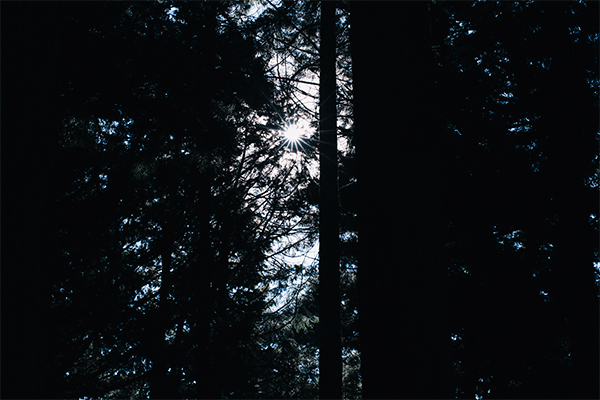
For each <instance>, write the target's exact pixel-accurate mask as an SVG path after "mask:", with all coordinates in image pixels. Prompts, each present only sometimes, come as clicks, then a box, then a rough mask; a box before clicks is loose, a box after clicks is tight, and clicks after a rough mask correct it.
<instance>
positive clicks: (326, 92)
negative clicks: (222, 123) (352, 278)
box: [319, 1, 342, 399]
mask: <svg viewBox="0 0 600 400" xmlns="http://www.w3.org/2000/svg"><path fill="white" fill-rule="evenodd" d="M320 34H321V44H320V46H321V47H320V56H321V65H320V68H321V76H320V91H319V96H320V100H319V119H320V121H319V122H320V141H319V157H320V168H321V182H320V183H321V186H320V208H319V209H320V223H319V238H320V239H319V313H320V315H319V330H320V336H321V337H320V349H319V398H321V399H339V398H341V396H342V352H341V333H340V331H341V322H340V310H341V308H340V268H339V243H338V242H339V228H338V219H339V217H338V190H337V123H336V121H337V117H336V82H335V79H336V74H335V40H336V37H335V3H334V2H330V1H323V2H321V32H320Z"/></svg>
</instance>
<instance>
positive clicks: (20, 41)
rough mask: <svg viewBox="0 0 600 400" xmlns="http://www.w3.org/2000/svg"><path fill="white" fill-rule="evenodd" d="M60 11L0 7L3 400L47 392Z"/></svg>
mask: <svg viewBox="0 0 600 400" xmlns="http://www.w3.org/2000/svg"><path fill="white" fill-rule="evenodd" d="M65 20H66V16H65V10H63V9H62V6H61V5H60V4H55V3H38V2H23V3H5V4H2V25H3V28H2V34H3V40H2V54H3V56H4V61H3V62H2V95H3V96H2V97H3V99H4V101H3V102H2V178H3V180H2V210H3V211H2V228H3V229H2V231H3V236H2V371H1V372H2V390H1V397H2V398H28V399H33V398H49V397H52V389H51V386H52V380H51V379H49V372H50V371H49V370H48V368H47V367H48V363H49V362H50V361H51V360H52V354H51V350H50V349H51V348H53V345H52V343H53V341H52V333H53V329H52V326H51V322H52V321H51V320H50V318H49V314H50V305H51V301H52V299H51V296H50V290H51V287H52V283H51V279H52V278H53V277H54V276H53V274H52V269H53V268H54V267H55V263H56V254H57V253H56V224H55V222H54V217H55V208H54V204H55V199H56V196H55V190H56V185H55V182H56V179H57V177H56V174H55V171H56V165H57V161H58V160H57V158H56V155H57V154H58V151H57V144H58V134H59V132H60V128H61V125H60V124H61V114H60V107H59V100H60V97H59V90H60V85H59V84H60V75H61V73H62V71H63V68H61V66H60V64H61V61H62V60H61V55H60V51H61V50H63V49H64V48H65V47H66V46H67V45H65V44H64V42H65V41H67V40H65V39H68V37H67V36H66V35H64V33H65V29H66V28H65V26H66V24H65V23H64V22H65Z"/></svg>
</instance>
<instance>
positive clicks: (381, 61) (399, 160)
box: [350, 2, 451, 399]
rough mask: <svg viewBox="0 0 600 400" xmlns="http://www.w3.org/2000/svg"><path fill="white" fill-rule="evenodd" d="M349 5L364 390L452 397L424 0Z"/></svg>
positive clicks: (430, 60) (369, 393) (430, 56)
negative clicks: (419, 0)
mask: <svg viewBox="0 0 600 400" xmlns="http://www.w3.org/2000/svg"><path fill="white" fill-rule="evenodd" d="M350 7H351V9H350V10H351V29H352V31H351V49H352V58H353V82H354V83H353V84H354V115H355V135H356V136H355V140H356V142H355V143H356V152H357V162H358V169H359V176H358V179H359V181H358V184H359V190H360V193H361V194H360V208H359V243H360V247H359V260H358V266H359V271H358V282H357V285H358V291H359V307H360V308H359V312H360V344H361V363H362V384H363V398H365V399H367V398H439V397H447V398H449V397H451V393H449V392H448V391H447V390H446V384H447V378H448V377H449V375H450V373H451V370H450V366H449V363H448V361H447V356H446V354H447V351H448V349H447V347H448V346H449V345H450V337H449V333H448V332H446V327H445V323H444V321H443V319H444V305H445V301H444V291H445V285H444V277H445V270H444V268H443V265H442V262H441V257H442V244H443V240H442V237H441V232H442V226H441V221H440V219H441V216H440V193H439V191H440V187H441V184H440V178H439V166H438V162H439V161H438V160H439V156H438V154H439V148H438V145H437V144H438V143H439V138H440V133H441V129H439V127H438V125H437V123H436V107H435V102H434V100H435V97H434V96H433V94H432V90H433V82H432V76H431V74H432V67H433V54H432V51H431V46H430V44H429V35H430V32H429V18H428V4H427V3H426V2H371V3H366V2H364V3H362V2H351V3H350Z"/></svg>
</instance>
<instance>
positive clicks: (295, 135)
mask: <svg viewBox="0 0 600 400" xmlns="http://www.w3.org/2000/svg"><path fill="white" fill-rule="evenodd" d="M303 136H304V132H303V131H302V128H300V127H299V126H298V125H296V124H291V125H288V126H286V127H285V129H284V130H283V137H284V139H285V140H286V141H288V142H289V143H290V144H294V143H298V142H299V141H300V140H302V137H303Z"/></svg>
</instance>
